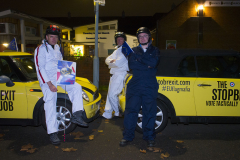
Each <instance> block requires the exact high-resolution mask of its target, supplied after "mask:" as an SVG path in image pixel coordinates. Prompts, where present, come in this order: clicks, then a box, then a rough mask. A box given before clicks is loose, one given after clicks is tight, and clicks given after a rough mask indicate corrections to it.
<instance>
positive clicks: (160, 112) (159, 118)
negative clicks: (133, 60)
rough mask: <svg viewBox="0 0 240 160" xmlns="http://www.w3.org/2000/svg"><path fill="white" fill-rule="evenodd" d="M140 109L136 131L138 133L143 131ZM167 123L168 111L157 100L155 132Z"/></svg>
mask: <svg viewBox="0 0 240 160" xmlns="http://www.w3.org/2000/svg"><path fill="white" fill-rule="evenodd" d="M142 117H143V115H142V109H141V110H140V111H139V113H138V121H137V127H136V131H137V132H139V133H143V131H142ZM167 123H168V112H167V109H166V105H165V104H164V103H163V102H162V101H160V100H157V113H156V120H155V133H159V132H161V131H163V130H164V128H165V127H166V126H167Z"/></svg>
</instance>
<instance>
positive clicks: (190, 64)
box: [177, 56, 196, 77]
mask: <svg viewBox="0 0 240 160" xmlns="http://www.w3.org/2000/svg"><path fill="white" fill-rule="evenodd" d="M177 76H180V77H196V67H195V61H194V57H193V56H189V57H187V58H185V59H183V60H182V61H181V62H180V64H179V66H178V70H177Z"/></svg>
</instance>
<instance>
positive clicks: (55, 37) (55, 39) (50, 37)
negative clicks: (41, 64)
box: [46, 34, 58, 45]
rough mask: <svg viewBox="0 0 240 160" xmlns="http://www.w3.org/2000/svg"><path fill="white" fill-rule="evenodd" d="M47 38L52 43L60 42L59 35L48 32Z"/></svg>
mask: <svg viewBox="0 0 240 160" xmlns="http://www.w3.org/2000/svg"><path fill="white" fill-rule="evenodd" d="M46 40H47V41H48V43H49V44H50V45H55V44H57V42H58V35H53V34H48V35H46Z"/></svg>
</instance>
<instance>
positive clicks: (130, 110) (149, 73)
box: [123, 44, 160, 141]
mask: <svg viewBox="0 0 240 160" xmlns="http://www.w3.org/2000/svg"><path fill="white" fill-rule="evenodd" d="M133 51H134V53H131V54H130V55H129V59H128V65H129V69H130V70H131V71H132V74H133V77H132V79H131V80H130V81H129V83H128V85H127V93H126V108H125V113H124V131H123V138H124V139H125V140H128V141H132V140H133V138H134V136H135V128H136V125H137V120H138V113H139V110H140V109H141V106H142V115H143V119H142V128H143V139H144V140H154V138H155V119H156V112H157V107H156V106H157V95H158V87H159V86H158V83H157V79H156V71H157V65H158V63H159V58H160V57H159V55H160V51H159V50H158V48H156V47H154V46H152V45H151V44H149V47H148V48H147V51H146V52H144V51H143V49H142V47H141V46H137V47H135V48H133Z"/></svg>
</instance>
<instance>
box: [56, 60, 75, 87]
mask: <svg viewBox="0 0 240 160" xmlns="http://www.w3.org/2000/svg"><path fill="white" fill-rule="evenodd" d="M75 77H76V62H71V61H60V60H59V61H58V69H57V85H71V84H74V83H75Z"/></svg>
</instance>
